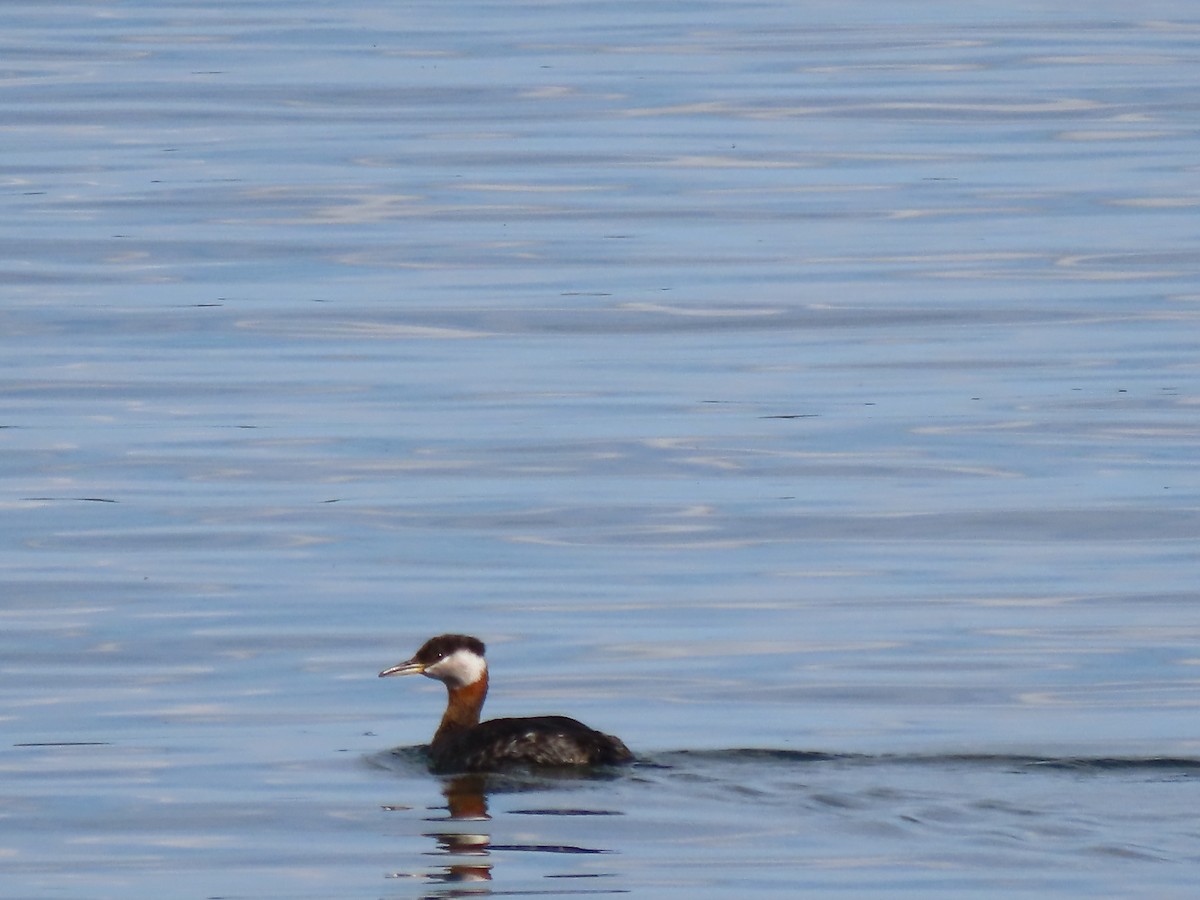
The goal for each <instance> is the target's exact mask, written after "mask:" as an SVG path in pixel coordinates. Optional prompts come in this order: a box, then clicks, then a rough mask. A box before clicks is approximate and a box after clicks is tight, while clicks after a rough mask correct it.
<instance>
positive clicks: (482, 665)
mask: <svg viewBox="0 0 1200 900" xmlns="http://www.w3.org/2000/svg"><path fill="white" fill-rule="evenodd" d="M485 671H487V663H486V662H484V661H483V657H482V656H479V655H478V654H476V653H472V652H471V651H470V650H455V651H454V652H453V653H451V654H450V655H449V656H447V657H445V658H444V659H439V660H438V661H437V662H435V663H434V664H433V665H432V666H426V667H425V675H426V676H428V677H429V678H436V679H437V680H438V681H444V682H445V683H446V684H448V685H450V686H451V687H463V686H464V685H468V684H474V683H475V682H476V681H478V680H479V679H480V678H482V677H483V673H484V672H485Z"/></svg>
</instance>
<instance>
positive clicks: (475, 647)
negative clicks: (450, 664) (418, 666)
mask: <svg viewBox="0 0 1200 900" xmlns="http://www.w3.org/2000/svg"><path fill="white" fill-rule="evenodd" d="M455 650H468V651H470V652H471V653H474V654H475V655H476V656H483V652H484V646H483V641H481V640H479V638H473V637H471V636H470V635H468V634H442V635H438V636H437V637H435V638H430V639H429V640H427V641H426V642H425V643H424V644H422V645H421V649H420V650H418V651H417V655H416V656H414V657H413V659H415V660H417V661H418V662H422V663H424V664H425V665H427V666H431V665H433V664H434V663H435V662H437V661H438V660H439V659H444V658H445V657H447V656H449V655H450V654H451V653H453V652H454V651H455Z"/></svg>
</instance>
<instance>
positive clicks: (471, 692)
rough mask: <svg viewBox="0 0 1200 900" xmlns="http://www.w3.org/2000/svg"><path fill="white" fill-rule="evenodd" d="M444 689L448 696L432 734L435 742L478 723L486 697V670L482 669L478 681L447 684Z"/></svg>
mask: <svg viewBox="0 0 1200 900" xmlns="http://www.w3.org/2000/svg"><path fill="white" fill-rule="evenodd" d="M446 690H447V691H448V693H449V698H448V702H447V703H446V712H445V713H444V714H443V715H442V723H441V724H440V725H438V730H437V731H436V732H435V733H434V735H433V742H434V743H435V744H436V743H437V742H438V741H439V740H441V739H444V738H447V737H449V736H450V735H452V734H455V733H456V732H459V731H464V730H466V729H468V728H474V727H475V726H476V725H478V724H479V714H480V712H481V711H482V709H483V701H484V699H486V698H487V690H488V675H487V670H486V669H485V670H484V672H483V675H482V676H481V677H480V678H479V680H478V681H473V682H471V684H465V685H462V686H454V687H451V686H450V685H447V686H446Z"/></svg>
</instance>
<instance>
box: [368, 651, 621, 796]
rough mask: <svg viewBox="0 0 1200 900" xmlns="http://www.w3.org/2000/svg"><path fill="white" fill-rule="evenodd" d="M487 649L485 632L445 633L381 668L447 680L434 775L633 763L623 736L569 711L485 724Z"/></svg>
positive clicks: (433, 749) (433, 751) (434, 745)
mask: <svg viewBox="0 0 1200 900" xmlns="http://www.w3.org/2000/svg"><path fill="white" fill-rule="evenodd" d="M485 649H486V648H485V647H484V644H483V641H481V640H479V638H475V637H471V636H470V635H465V634H443V635H439V636H438V637H435V638H430V639H429V640H428V641H426V642H425V643H424V644H422V645H421V649H420V650H418V651H417V652H416V654H415V655H414V656H413V657H412V659H409V660H406V661H405V662H402V663H397V664H396V665H394V666H390V667H389V668H386V669H384V670H383V671H382V672H380V673H379V677H380V678H387V677H389V676H392V675H424V676H425V677H426V678H433V679H435V680H437V681H440V682H442V684H444V685H446V690H447V693H448V698H447V703H446V712H445V713H444V714H443V715H442V721H441V724H439V725H438V728H437V731H435V732H434V734H433V740H432V741H431V742H430V744H429V763H430V768H431V769H432V770H433V771H434V772H435V773H439V774H448V773H455V772H496V771H503V770H505V769H511V768H522V767H523V768H563V767H576V768H578V767H586V766H611V765H619V764H622V763H629V762H632V761H633V759H634V757H633V754H632V753H631V752H630V751H629V748H628V747H626V746H625V744H624V743H623V742H622V741H621V740H620V739H619V738H616V737H613V736H612V735H610V734H604V733H603V732H600V731H596V730H595V729H593V728H589V727H588V726H586V725H584V724H583V723H582V722H579V721H576V720H575V719H571V718H568V717H566V716H530V717H526V718H513V719H491V720H489V721H487V722H480V721H479V713H480V710H482V709H483V701H484V699H485V698H486V697H487V690H488V668H487V661H486V660H485V659H484V652H485Z"/></svg>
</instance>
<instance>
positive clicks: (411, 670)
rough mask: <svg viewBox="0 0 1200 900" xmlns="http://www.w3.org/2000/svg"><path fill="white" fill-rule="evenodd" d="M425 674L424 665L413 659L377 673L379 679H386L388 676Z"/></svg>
mask: <svg viewBox="0 0 1200 900" xmlns="http://www.w3.org/2000/svg"><path fill="white" fill-rule="evenodd" d="M424 673H425V665H424V663H419V662H417V661H416V660H415V659H410V660H409V661H408V662H402V663H396V665H394V666H392V667H391V668H390V669H384V670H383V671H382V672H380V673H379V677H380V678H387V677H388V676H389V675H423V674H424Z"/></svg>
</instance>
